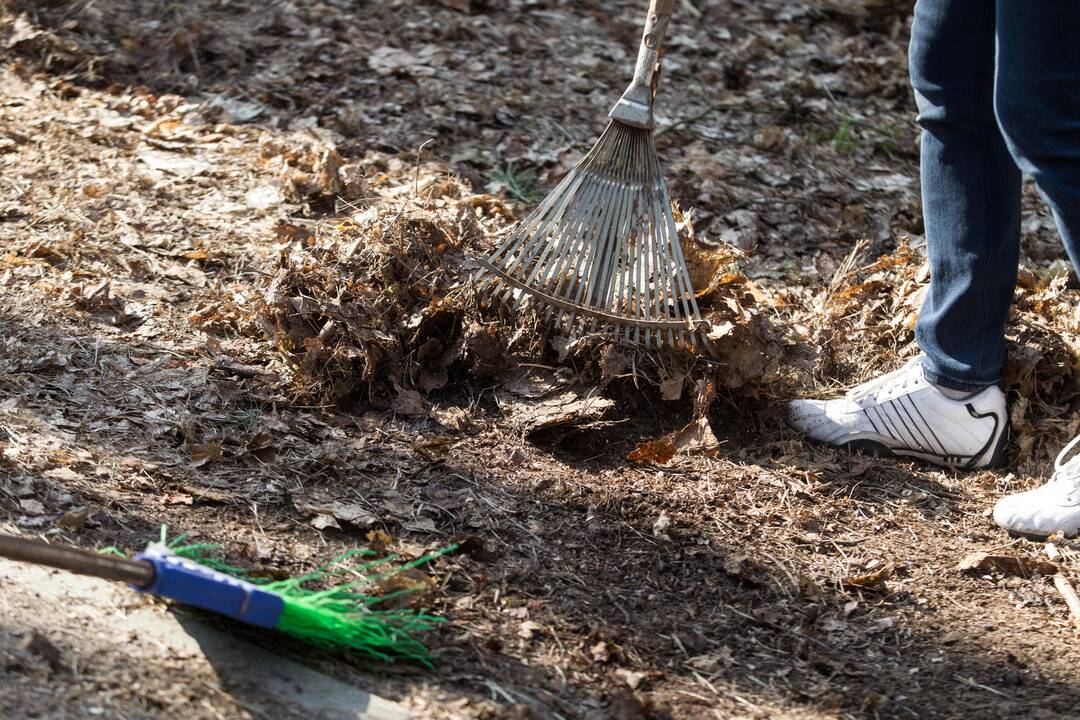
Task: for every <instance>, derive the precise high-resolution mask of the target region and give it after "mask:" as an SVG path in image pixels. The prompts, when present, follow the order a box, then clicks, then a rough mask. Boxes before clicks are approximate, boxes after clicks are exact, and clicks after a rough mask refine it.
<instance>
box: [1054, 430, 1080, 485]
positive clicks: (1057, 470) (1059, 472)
mask: <svg viewBox="0 0 1080 720" xmlns="http://www.w3.org/2000/svg"><path fill="white" fill-rule="evenodd" d="M1077 445H1080V435H1077V436H1076V437H1074V438H1073V439H1072V440H1070V441H1069V444H1068V445H1066V446H1065V447H1064V448H1062V450H1061V452H1059V453H1058V456H1057V459H1056V460H1055V461H1054V474H1053V475H1052V476H1051V477H1050V482H1061V483H1067V484H1068V485H1071V486H1072V488H1073V490H1072V492H1073V493H1075V492H1076V491H1077V490H1080V453H1078V454H1076V455H1074V456H1072V457H1071V458H1069V459H1068V460H1065V458H1066V457H1067V456H1068V455H1069V453H1070V452H1072V451H1073V450H1075V449H1076V447H1077Z"/></svg>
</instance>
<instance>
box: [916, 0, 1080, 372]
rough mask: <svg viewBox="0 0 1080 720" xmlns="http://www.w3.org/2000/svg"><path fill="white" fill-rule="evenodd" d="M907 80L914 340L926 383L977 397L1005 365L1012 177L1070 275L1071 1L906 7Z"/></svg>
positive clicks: (1014, 231) (1077, 26)
mask: <svg viewBox="0 0 1080 720" xmlns="http://www.w3.org/2000/svg"><path fill="white" fill-rule="evenodd" d="M910 71H911V83H912V86H913V87H914V89H915V100H916V103H917V104H918V107H919V117H918V121H919V124H920V125H921V126H922V130H923V133H922V193H923V216H924V220H925V226H926V244H927V252H928V255H929V259H930V271H931V280H930V290H929V293H928V294H927V298H926V301H925V303H924V304H923V308H922V312H921V313H920V315H919V323H918V326H917V327H916V332H915V336H916V339H917V340H918V343H919V346H920V347H921V348H922V350H923V353H924V354H925V356H926V359H925V360H924V363H923V367H924V369H925V372H926V376H927V379H929V380H930V381H931V382H933V383H936V384H939V385H942V386H944V387H948V388H952V389H954V390H978V389H981V388H984V387H986V386H988V385H993V384H995V383H997V382H999V381H1000V380H1001V375H1002V370H1003V368H1004V366H1005V322H1006V320H1007V319H1008V315H1009V305H1010V303H1011V302H1012V296H1013V288H1014V286H1015V285H1016V271H1017V264H1018V262H1019V256H1020V198H1021V171H1023V172H1024V173H1026V174H1028V175H1030V176H1031V177H1033V178H1034V179H1035V182H1036V184H1037V185H1038V188H1039V191H1040V192H1041V193H1042V195H1043V197H1044V198H1045V199H1046V201H1047V203H1048V205H1049V206H1050V209H1051V210H1052V211H1053V214H1054V220H1055V221H1056V222H1057V227H1058V232H1059V233H1060V235H1061V238H1062V240H1063V241H1064V243H1065V249H1066V251H1067V252H1068V253H1069V257H1070V258H1071V259H1072V261H1073V264H1074V266H1075V267H1080V264H1078V263H1077V261H1078V260H1080V2H1073V1H1070V0H918V2H917V4H916V5H915V21H914V24H913V26H912V30H911V47H910Z"/></svg>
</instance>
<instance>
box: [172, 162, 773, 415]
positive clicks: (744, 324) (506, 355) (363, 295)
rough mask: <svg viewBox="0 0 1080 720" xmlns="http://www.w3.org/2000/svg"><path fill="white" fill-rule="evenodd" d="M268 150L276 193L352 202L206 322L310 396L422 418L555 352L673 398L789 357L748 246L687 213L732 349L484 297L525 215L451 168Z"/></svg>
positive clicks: (554, 357) (692, 261)
mask: <svg viewBox="0 0 1080 720" xmlns="http://www.w3.org/2000/svg"><path fill="white" fill-rule="evenodd" d="M263 155H264V156H265V157H269V158H277V162H279V164H280V165H281V179H280V181H277V182H275V183H272V184H271V186H272V187H271V186H268V189H266V190H265V193H266V194H267V195H269V194H270V193H271V192H277V193H279V194H281V195H282V197H284V198H285V199H287V200H290V201H294V202H308V203H312V202H316V201H318V199H319V198H329V197H336V199H337V201H338V202H342V201H344V202H345V203H346V205H347V207H346V210H347V212H346V214H345V218H344V219H342V220H335V221H330V222H325V223H318V224H312V225H310V226H301V225H297V224H294V223H289V222H281V223H279V224H278V225H277V226H276V227H275V229H274V233H275V236H276V237H275V240H276V241H277V242H278V243H279V248H280V254H279V262H278V268H277V270H276V272H275V274H274V275H273V277H272V278H270V279H269V280H268V282H267V283H266V285H265V288H264V290H263V292H262V294H261V297H256V298H252V299H251V300H250V301H249V302H247V303H246V304H243V305H240V304H237V303H235V302H234V301H233V300H231V299H223V302H222V303H220V304H215V305H213V306H212V307H211V308H208V310H207V312H205V313H200V314H198V315H197V316H196V317H194V318H193V319H194V320H195V321H196V322H198V323H201V324H204V325H205V324H210V323H213V322H220V321H222V320H224V319H227V320H228V321H230V322H231V323H232V324H233V325H234V326H236V327H238V328H240V329H242V330H245V331H248V332H256V333H258V334H260V335H261V336H263V337H265V338H267V339H268V340H269V341H270V342H271V343H272V345H273V347H274V349H275V351H276V353H277V355H278V357H279V358H280V360H281V361H282V362H283V364H284V365H285V368H284V370H285V374H286V375H287V376H288V377H289V380H290V382H291V390H292V393H293V396H294V397H295V398H297V399H302V400H305V401H318V402H332V403H339V404H345V405H349V404H352V403H356V402H364V403H370V404H374V405H376V406H384V407H385V406H387V405H390V406H391V407H393V408H394V409H395V410H396V411H398V412H400V413H402V414H405V415H420V414H424V409H423V408H424V403H423V396H426V395H429V394H431V393H434V392H436V391H439V390H442V389H444V388H446V387H447V386H448V385H449V384H451V383H452V382H453V381H454V380H455V379H459V380H462V381H472V382H480V383H486V382H489V381H490V380H492V379H493V378H500V381H501V380H503V379H505V378H506V377H510V376H511V375H513V372H512V371H513V370H514V369H516V368H518V367H519V366H521V365H523V364H524V365H528V364H531V363H541V364H544V365H545V366H547V367H549V368H551V369H555V368H559V367H562V368H564V369H565V370H566V373H570V374H572V375H573V378H574V381H575V382H576V383H584V384H592V386H594V387H595V386H599V385H604V384H606V383H607V382H609V381H610V380H612V379H614V378H618V377H620V376H624V375H627V374H632V375H634V376H635V380H636V381H637V382H638V383H639V385H642V384H643V385H644V386H645V387H653V388H656V389H657V391H658V393H659V394H660V395H661V396H662V397H664V398H665V399H669V400H670V399H678V398H679V397H680V396H681V394H682V389H683V387H684V385H687V384H688V383H690V380H688V378H690V376H691V375H693V376H694V378H695V380H694V381H695V382H696V380H697V379H702V378H706V377H708V378H710V379H711V380H713V381H714V382H715V383H716V384H717V385H718V386H719V387H723V388H728V389H738V388H742V387H744V386H746V385H747V384H751V383H756V382H760V381H761V380H762V379H763V378H765V377H766V376H767V374H768V373H769V371H770V369H771V368H772V367H773V366H774V364H775V363H776V361H777V360H778V359H779V356H780V354H781V345H780V343H779V342H778V341H777V339H776V338H777V332H776V331H775V330H774V329H773V327H772V326H771V325H770V323H769V321H768V315H767V313H766V312H764V311H765V310H767V309H768V308H769V307H770V303H771V301H770V299H769V298H768V297H767V296H766V295H765V294H764V293H763V292H762V291H761V290H760V289H759V288H758V287H757V286H756V285H755V284H754V283H753V282H752V281H751V280H749V279H748V278H747V277H746V276H745V275H743V274H741V273H740V272H738V270H737V264H738V262H739V261H740V260H741V259H742V258H743V255H742V254H741V253H740V252H739V251H737V250H735V249H734V248H731V247H729V246H715V247H707V246H706V245H704V244H703V243H701V242H699V241H698V240H697V239H696V238H694V236H693V229H692V225H691V223H690V222H688V221H686V220H685V219H684V218H682V217H681V215H680V221H681V222H680V228H681V229H682V230H683V237H684V246H685V248H686V252H687V257H688V263H689V266H690V268H691V272H692V274H693V276H694V278H693V279H694V282H695V283H696V286H697V287H699V288H701V290H700V292H699V302H700V303H701V304H702V306H703V310H704V311H705V312H706V314H707V315H708V317H709V319H710V321H711V322H712V323H713V326H714V331H713V333H712V338H713V342H714V344H715V350H716V353H717V357H718V360H717V361H715V362H711V363H710V362H706V361H704V360H703V359H701V358H696V357H674V356H658V355H657V354H656V353H652V354H651V355H648V356H646V355H645V354H644V353H640V352H638V351H636V350H635V349H634V348H626V347H616V346H615V345H614V344H613V343H612V341H611V340H610V339H608V338H605V337H599V336H585V337H575V338H571V337H562V336H557V335H551V334H549V333H548V332H547V330H546V328H545V327H544V326H543V325H542V323H541V322H540V319H539V317H537V316H535V315H533V314H530V313H528V312H526V313H523V314H522V315H521V316H518V317H514V316H511V315H510V314H509V313H508V312H507V311H506V309H505V308H503V307H500V306H496V305H493V304H492V303H491V302H490V301H489V300H490V299H489V298H487V297H480V296H478V295H477V293H476V286H475V283H474V282H473V273H474V271H475V269H476V267H477V264H476V261H475V258H476V257H477V256H481V255H482V254H485V253H487V252H488V251H489V250H490V248H491V247H492V246H493V244H494V243H495V242H496V240H497V239H498V238H499V237H500V236H502V235H504V234H505V233H506V232H508V231H509V230H510V229H511V228H512V225H513V221H514V213H513V210H512V209H511V207H510V206H509V204H508V203H507V202H506V201H504V200H501V199H500V198H498V197H496V196H492V195H488V194H478V193H475V192H473V190H472V188H471V187H470V184H469V183H468V181H466V180H464V179H463V178H461V177H460V176H457V175H455V174H454V173H452V172H451V171H450V169H449V168H447V167H445V166H442V165H439V164H436V163H417V162H415V161H414V162H412V163H410V162H407V161H406V160H404V159H402V158H397V157H386V156H382V155H379V154H377V153H372V154H369V155H368V156H367V157H365V158H364V159H363V160H361V161H359V162H352V163H347V162H344V161H342V160H341V159H340V156H339V155H338V153H337V151H336V149H334V148H333V147H327V146H325V145H322V146H314V147H311V148H307V149H303V148H301V149H292V150H288V149H281V148H267V149H265V150H264V152H263ZM564 374H565V373H564ZM514 377H515V378H516V375H514ZM642 381H644V382H642ZM691 386H692V384H691Z"/></svg>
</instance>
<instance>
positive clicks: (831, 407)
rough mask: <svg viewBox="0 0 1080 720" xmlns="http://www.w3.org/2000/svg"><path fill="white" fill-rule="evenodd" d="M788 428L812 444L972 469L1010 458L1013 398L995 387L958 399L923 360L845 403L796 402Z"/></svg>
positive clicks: (852, 393)
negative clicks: (1008, 406) (930, 375)
mask: <svg viewBox="0 0 1080 720" xmlns="http://www.w3.org/2000/svg"><path fill="white" fill-rule="evenodd" d="M788 424H789V425H791V426H792V427H793V428H795V429H796V430H800V431H802V432H804V433H806V434H807V436H809V437H810V439H812V440H817V441H819V442H825V443H829V444H830V445H836V446H838V447H846V448H848V449H851V450H862V451H866V452H873V453H879V454H886V455H898V456H902V457H914V458H920V459H922V460H927V461H929V462H932V463H935V464H937V465H945V466H947V467H956V468H964V469H972V468H982V467H993V466H996V465H1000V464H1001V462H1002V461H1003V460H1004V449H1005V442H1006V433H1005V431H1006V427H1007V425H1008V415H1007V414H1006V412H1005V395H1004V394H1003V393H1002V392H1001V390H1000V389H998V388H997V387H996V386H991V387H988V388H986V389H985V390H982V391H980V392H978V393H976V394H974V395H971V396H969V397H965V398H963V399H961V400H957V399H953V398H951V397H949V396H948V395H946V394H945V393H943V392H942V391H941V390H940V389H939V388H938V387H937V386H935V385H933V384H932V383H931V382H930V381H928V380H927V379H926V377H925V376H924V375H923V369H922V357H917V358H915V359H914V360H911V361H910V362H908V363H907V364H906V365H904V367H902V368H900V369H899V370H897V371H896V372H892V373H889V374H888V375H884V376H882V377H880V378H878V379H877V380H871V381H870V382H868V383H865V384H863V385H860V386H858V387H857V388H855V389H853V390H852V391H850V392H849V393H848V394H847V395H845V396H844V397H842V398H839V399H837V400H795V401H793V402H792V403H790V404H789V405H788Z"/></svg>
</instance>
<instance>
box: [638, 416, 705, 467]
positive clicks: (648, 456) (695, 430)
mask: <svg viewBox="0 0 1080 720" xmlns="http://www.w3.org/2000/svg"><path fill="white" fill-rule="evenodd" d="M719 449H720V441H719V440H718V439H717V438H716V435H715V434H714V433H713V430H712V426H711V425H709V419H708V418H707V417H700V418H698V419H697V420H693V421H691V422H690V423H688V424H687V425H685V426H683V427H682V428H680V429H678V430H676V431H675V432H673V433H671V434H670V435H665V436H664V437H662V438H660V439H659V440H647V441H645V442H643V443H641V444H639V445H638V446H637V447H636V448H634V450H633V452H631V453H630V454H629V455H628V456H627V459H628V460H630V461H631V462H636V463H655V464H657V465H666V464H667V463H668V462H670V461H671V459H672V458H674V457H675V456H676V455H679V454H683V453H685V454H688V455H714V454H715V453H716V452H717V451H718V450H719Z"/></svg>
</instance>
